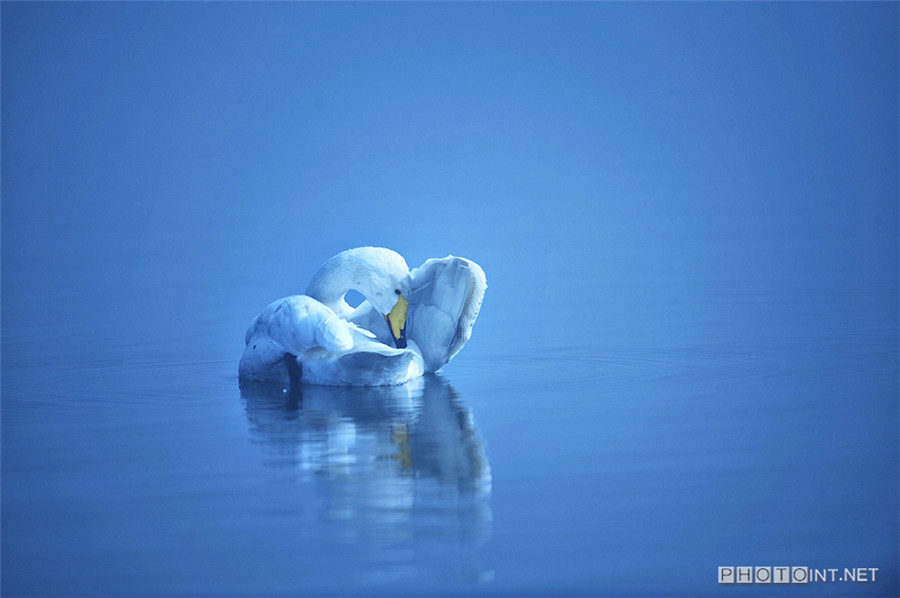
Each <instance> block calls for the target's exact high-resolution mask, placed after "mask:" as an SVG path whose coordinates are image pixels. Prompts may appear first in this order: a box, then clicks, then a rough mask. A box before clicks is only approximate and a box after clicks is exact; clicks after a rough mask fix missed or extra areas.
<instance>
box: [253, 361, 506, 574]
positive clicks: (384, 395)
mask: <svg viewBox="0 0 900 598" xmlns="http://www.w3.org/2000/svg"><path fill="white" fill-rule="evenodd" d="M241 395H242V398H243V400H244V401H245V403H246V413H247V420H248V422H249V425H250V430H251V436H252V437H253V438H254V439H255V440H257V441H259V442H261V443H262V444H264V446H265V447H266V449H267V452H268V453H269V454H270V455H271V456H273V459H272V462H273V464H274V465H277V466H281V467H286V468H289V469H290V470H291V471H294V472H297V473H298V475H299V476H300V477H301V479H302V481H303V482H304V484H303V487H304V491H303V496H302V500H304V501H314V502H315V505H316V506H315V512H316V517H315V518H316V519H317V520H318V521H317V524H322V523H324V524H325V525H326V526H327V527H326V530H325V533H326V534H327V535H328V536H329V537H330V539H332V540H336V541H338V542H339V543H354V544H363V545H365V546H366V547H368V548H375V549H387V548H391V549H396V548H398V547H403V548H407V547H410V545H413V546H412V547H413V548H414V547H415V545H423V544H430V543H433V542H435V541H436V542H438V543H443V544H451V545H453V546H459V547H470V548H471V547H475V546H478V545H480V544H482V543H483V542H485V541H486V540H487V539H488V538H489V537H490V534H491V509H490V502H489V497H490V491H491V473H490V465H489V464H488V461H487V458H486V457H485V452H484V444H483V442H482V440H481V437H480V434H479V432H478V430H477V429H476V427H475V424H474V419H473V417H472V413H471V412H470V411H469V409H468V408H467V407H466V406H465V405H464V404H463V402H462V401H461V400H460V399H459V395H458V393H457V392H456V391H455V390H453V388H452V387H451V386H450V385H449V384H447V383H446V382H445V381H444V380H443V379H442V378H441V377H440V376H437V375H428V376H425V377H424V378H420V379H417V380H414V381H411V382H409V383H407V384H405V385H401V386H391V387H371V388H351V387H327V386H303V387H301V388H300V389H299V391H294V392H291V393H287V392H285V391H283V390H282V388H281V387H280V386H279V387H272V386H265V385H257V384H249V383H246V382H243V383H242V384H241ZM306 506H308V502H307V505H306ZM463 574H464V575H469V574H466V573H464V572H463ZM476 576H477V577H479V579H478V581H486V579H484V575H483V574H476Z"/></svg>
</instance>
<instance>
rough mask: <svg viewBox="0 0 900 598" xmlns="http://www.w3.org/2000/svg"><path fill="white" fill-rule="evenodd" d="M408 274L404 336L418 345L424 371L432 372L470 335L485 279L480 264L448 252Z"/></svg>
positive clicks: (464, 342)
mask: <svg viewBox="0 0 900 598" xmlns="http://www.w3.org/2000/svg"><path fill="white" fill-rule="evenodd" d="M409 276H410V281H411V285H410V291H411V292H410V297H409V313H408V315H407V320H406V336H407V338H409V339H412V340H414V341H415V342H416V344H417V345H418V346H419V349H420V350H421V352H422V358H423V359H424V361H425V370H426V371H428V372H435V371H437V370H439V369H440V368H441V366H443V365H444V364H445V363H447V362H449V361H450V360H451V359H453V356H454V355H456V354H457V353H459V350H460V349H462V348H463V345H465V344H466V341H468V340H469V337H470V336H471V335H472V326H473V325H474V324H475V318H477V317H478V311H479V310H480V309H481V301H482V299H483V298H484V291H485V289H487V280H486V279H485V276H484V270H482V269H481V266H479V265H478V264H476V263H475V262H473V261H471V260H467V259H465V258H461V257H453V256H452V255H451V256H447V257H445V258H432V259H430V260H428V261H426V262H425V263H424V264H422V265H421V266H419V267H418V268H416V269H415V270H413V271H412V272H410V275H409Z"/></svg>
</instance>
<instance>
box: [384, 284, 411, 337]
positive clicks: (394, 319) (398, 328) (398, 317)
mask: <svg viewBox="0 0 900 598" xmlns="http://www.w3.org/2000/svg"><path fill="white" fill-rule="evenodd" d="M408 308H409V301H407V300H406V297H404V296H403V295H399V294H398V295H397V303H396V304H395V305H394V307H393V308H391V311H390V313H389V314H388V315H386V316H384V319H385V321H386V322H387V323H388V326H389V327H390V329H391V335H393V337H394V346H395V347H397V348H398V349H405V348H406V310H407V309H408Z"/></svg>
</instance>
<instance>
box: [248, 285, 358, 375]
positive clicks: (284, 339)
mask: <svg viewBox="0 0 900 598" xmlns="http://www.w3.org/2000/svg"><path fill="white" fill-rule="evenodd" d="M353 333H354V331H353V325H352V324H350V323H349V322H347V321H346V320H342V319H341V318H339V317H338V316H337V315H336V314H335V313H334V312H333V311H332V310H331V309H329V308H328V307H326V306H325V305H322V304H321V303H319V302H318V301H316V300H315V299H312V298H311V297H307V296H306V295H294V296H292V297H285V298H283V299H278V300H277V301H274V302H272V303H270V304H269V305H268V306H267V307H266V308H265V309H264V310H263V311H262V313H260V314H259V315H258V316H256V318H254V320H253V321H252V322H251V323H250V327H249V328H248V329H247V334H246V335H244V342H245V343H246V345H247V346H246V347H245V348H244V355H243V356H242V357H241V363H240V366H239V373H240V376H241V377H242V378H249V379H266V378H271V377H272V375H273V374H272V368H278V367H279V366H280V364H281V360H282V359H283V358H284V355H285V354H286V353H291V354H293V355H298V356H299V355H302V354H303V353H304V352H306V351H308V350H309V349H312V348H313V347H324V348H325V349H327V350H329V351H346V350H348V349H351V348H352V347H353Z"/></svg>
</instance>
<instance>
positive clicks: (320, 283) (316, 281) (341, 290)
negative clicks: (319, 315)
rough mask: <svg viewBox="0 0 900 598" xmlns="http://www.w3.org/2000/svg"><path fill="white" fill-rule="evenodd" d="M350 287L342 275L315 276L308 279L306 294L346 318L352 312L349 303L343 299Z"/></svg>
mask: <svg viewBox="0 0 900 598" xmlns="http://www.w3.org/2000/svg"><path fill="white" fill-rule="evenodd" d="M351 288H353V287H352V284H351V283H350V282H349V281H347V280H343V277H338V276H330V277H329V276H315V277H313V279H312V280H311V281H310V283H309V287H307V289H306V294H307V295H309V296H310V297H312V298H313V299H315V300H317V301H319V302H320V303H323V304H325V305H327V306H328V307H330V308H331V309H332V310H333V311H334V313H336V314H337V315H339V316H340V317H342V318H346V317H347V316H349V315H350V314H351V313H352V312H353V308H352V307H350V304H348V303H347V302H346V301H344V295H346V294H347V291H349V290H350V289H351Z"/></svg>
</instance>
